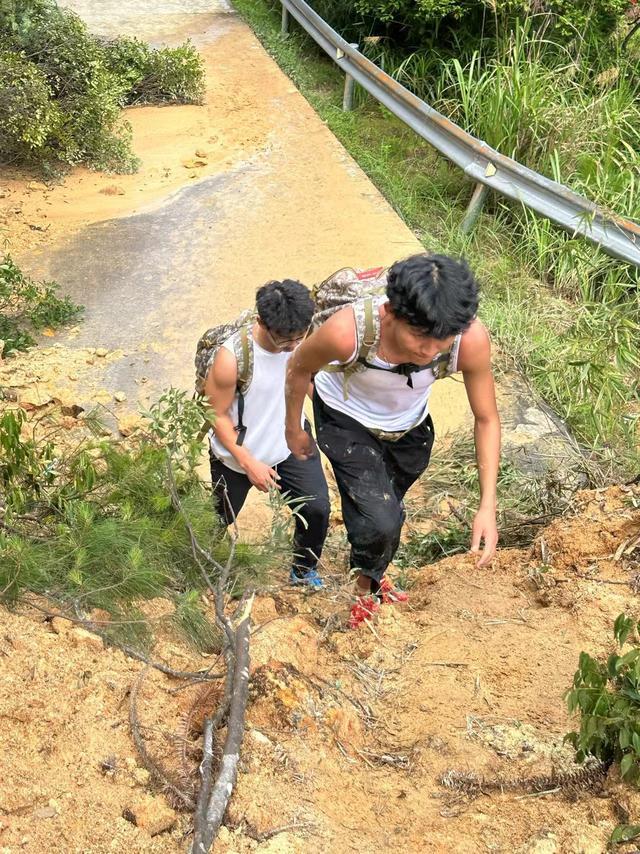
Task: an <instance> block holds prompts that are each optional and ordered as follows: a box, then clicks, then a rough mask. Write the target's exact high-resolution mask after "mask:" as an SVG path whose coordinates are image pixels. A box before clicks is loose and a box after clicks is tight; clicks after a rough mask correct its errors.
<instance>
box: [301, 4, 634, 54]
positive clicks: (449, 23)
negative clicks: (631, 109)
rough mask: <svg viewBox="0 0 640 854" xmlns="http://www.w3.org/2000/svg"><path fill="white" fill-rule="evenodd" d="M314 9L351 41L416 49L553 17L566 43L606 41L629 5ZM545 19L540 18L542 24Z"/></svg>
mask: <svg viewBox="0 0 640 854" xmlns="http://www.w3.org/2000/svg"><path fill="white" fill-rule="evenodd" d="M312 5H313V7H314V8H315V9H316V11H318V12H319V13H320V14H321V15H323V17H326V19H327V20H328V21H329V22H330V23H331V24H332V25H333V26H334V27H336V28H338V29H340V30H341V32H343V34H345V36H348V37H349V38H350V39H355V40H359V39H361V38H364V37H367V36H370V35H371V34H376V35H384V36H386V37H388V38H390V39H392V40H393V41H394V42H395V43H397V44H402V45H405V46H413V47H417V46H419V45H420V44H422V43H424V42H425V41H432V40H433V39H434V38H435V39H436V40H438V41H439V42H440V44H441V45H442V43H443V42H444V43H447V42H449V43H451V42H452V41H460V40H461V39H462V40H464V39H466V38H468V39H469V40H470V41H472V42H475V43H477V42H478V41H479V40H480V39H481V38H482V37H483V36H484V35H491V34H492V28H493V27H496V26H497V27H499V28H503V27H504V25H505V24H508V23H509V22H513V21H515V20H518V19H520V20H525V21H526V20H528V19H530V18H531V16H532V15H540V13H548V15H550V16H551V22H552V24H553V26H552V27H551V28H550V27H549V24H550V20H549V18H547V19H546V20H545V21H544V28H545V29H546V30H549V29H551V30H552V31H553V32H555V35H556V37H558V38H561V39H567V38H568V39H573V38H575V36H576V34H577V33H585V32H586V31H587V30H590V31H591V33H592V34H593V35H596V36H602V35H606V34H608V33H610V32H612V31H613V30H614V29H615V27H616V26H617V25H618V23H619V22H620V21H621V19H622V16H623V15H624V12H625V11H626V10H627V9H628V8H629V5H630V4H629V0H592V2H591V3H590V4H588V5H585V6H581V5H579V4H576V3H575V0H546V2H545V0H543V2H542V3H541V2H538V0H493V2H492V3H491V4H490V11H488V9H487V3H486V2H484V0H471V2H469V1H468V0H346V2H338V0H313V3H312ZM544 17H545V16H544V15H542V16H541V17H540V20H541V23H542V21H543V19H544Z"/></svg>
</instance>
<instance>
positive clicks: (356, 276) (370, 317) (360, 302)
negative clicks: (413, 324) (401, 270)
mask: <svg viewBox="0 0 640 854" xmlns="http://www.w3.org/2000/svg"><path fill="white" fill-rule="evenodd" d="M388 273H389V268H388V267H372V268H371V269H369V270H356V269H354V268H353V267H343V269H341V270H338V271H337V272H336V273H333V275H331V276H329V278H328V279H325V280H324V281H323V282H321V283H320V284H319V285H316V287H315V288H314V290H313V298H314V301H315V304H316V313H315V315H314V317H313V323H314V326H316V327H318V326H320V325H321V324H322V323H324V321H325V320H327V319H328V318H329V317H331V315H332V314H335V312H336V311H339V310H340V309H341V308H344V307H345V306H346V305H353V311H354V315H355V321H356V339H357V341H358V349H357V350H356V353H355V354H354V356H353V358H352V359H351V361H349V362H347V363H346V364H343V365H325V367H324V368H322V370H323V371H327V372H329V373H342V374H344V399H345V400H347V399H348V397H349V394H348V390H349V379H350V377H351V376H352V375H353V374H355V373H359V372H360V371H364V370H367V369H372V370H376V371H387V372H389V373H394V374H401V375H402V376H405V377H406V378H407V385H409V386H410V387H411V388H413V380H412V378H411V375H412V374H414V373H417V372H419V371H424V370H427V369H430V370H431V371H433V374H434V376H435V378H436V379H442V378H443V377H446V376H449V374H450V373H451V372H450V370H449V362H450V359H451V352H452V350H453V349H454V348H457V346H458V344H459V339H458V338H456V341H455V342H454V345H453V347H452V348H451V350H448V351H447V352H446V353H439V354H438V355H437V356H436V357H435V359H433V361H432V362H430V363H429V364H428V365H413V364H408V363H407V364H402V365H396V366H395V367H393V368H384V367H382V366H381V365H376V364H373V362H372V360H373V359H374V358H375V356H376V353H377V351H378V346H379V344H380V315H379V313H378V311H377V310H376V305H375V298H376V297H377V296H382V295H384V294H385V292H386V288H387V276H388Z"/></svg>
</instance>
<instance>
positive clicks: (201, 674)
mask: <svg viewBox="0 0 640 854" xmlns="http://www.w3.org/2000/svg"><path fill="white" fill-rule="evenodd" d="M25 601H26V603H27V604H28V605H29V607H30V608H35V610H36V611H40V613H41V614H44V615H45V616H46V617H48V618H49V619H53V618H54V617H59V618H60V619H61V620H68V621H69V622H70V623H73V624H74V625H77V626H82V627H83V628H85V629H88V630H89V631H91V632H93V634H95V635H98V637H100V638H102V640H103V641H104V642H105V644H107V645H108V646H114V647H115V648H116V649H119V650H120V651H121V652H122V653H124V655H126V656H128V657H129V658H134V659H135V660H136V661H141V662H142V663H143V664H146V665H147V666H148V667H153V669H154V670H159V671H160V673H164V674H165V675H166V676H171V677H172V678H173V679H191V680H193V681H195V682H212V681H214V680H216V679H221V678H222V677H223V676H224V673H212V672H211V668H207V669H206V670H174V669H173V668H172V667H169V666H168V665H167V664H163V663H162V662H161V661H153V660H152V659H150V658H149V657H148V656H146V655H145V654H144V653H142V652H140V651H139V650H137V649H135V648H134V647H132V646H128V645H127V644H123V643H119V642H118V641H116V640H114V639H113V638H112V637H109V635H108V634H107V633H106V632H104V631H103V630H102V629H101V628H100V624H99V623H96V622H94V621H93V620H85V619H83V618H82V617H72V616H71V615H70V614H60V613H56V612H55V611H49V610H47V608H43V607H42V605H38V604H37V602H34V601H33V600H31V599H27V600H25ZM58 604H61V603H58ZM111 625H114V626H117V625H118V623H117V622H113V623H111Z"/></svg>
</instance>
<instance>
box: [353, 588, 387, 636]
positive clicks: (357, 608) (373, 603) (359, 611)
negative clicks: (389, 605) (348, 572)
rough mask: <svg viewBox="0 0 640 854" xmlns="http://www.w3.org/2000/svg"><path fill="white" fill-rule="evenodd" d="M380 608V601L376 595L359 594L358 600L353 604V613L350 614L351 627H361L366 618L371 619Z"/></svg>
mask: <svg viewBox="0 0 640 854" xmlns="http://www.w3.org/2000/svg"><path fill="white" fill-rule="evenodd" d="M379 610H380V603H379V602H378V600H377V599H376V598H375V596H358V598H357V599H356V601H355V602H354V603H353V605H352V606H351V614H350V616H349V628H350V629H357V628H359V627H360V626H361V625H362V624H363V623H364V622H365V620H370V619H371V617H373V615H374V614H375V613H376V611H379Z"/></svg>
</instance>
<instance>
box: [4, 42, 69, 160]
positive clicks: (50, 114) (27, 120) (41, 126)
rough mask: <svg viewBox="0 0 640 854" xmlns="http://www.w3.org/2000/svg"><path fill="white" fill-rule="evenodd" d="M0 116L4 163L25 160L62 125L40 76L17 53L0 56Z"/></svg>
mask: <svg viewBox="0 0 640 854" xmlns="http://www.w3.org/2000/svg"><path fill="white" fill-rule="evenodd" d="M0 116H2V124H3V128H2V134H1V135H0V159H1V160H3V161H5V162H6V161H7V160H12V159H17V160H29V159H30V158H31V157H32V156H34V154H35V152H38V151H42V150H43V149H44V148H46V146H47V143H48V140H49V139H50V138H51V137H54V136H55V135H56V134H57V133H58V131H59V129H60V127H61V124H62V114H61V111H60V108H59V107H58V106H57V105H56V104H55V103H54V102H53V101H52V99H51V93H50V90H49V86H48V84H47V78H46V77H45V75H44V73H43V72H42V71H41V69H39V68H38V67H37V66H36V65H34V64H33V63H31V62H28V61H27V60H26V59H25V58H24V56H23V55H22V54H19V53H11V52H8V51H3V52H2V53H0Z"/></svg>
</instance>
